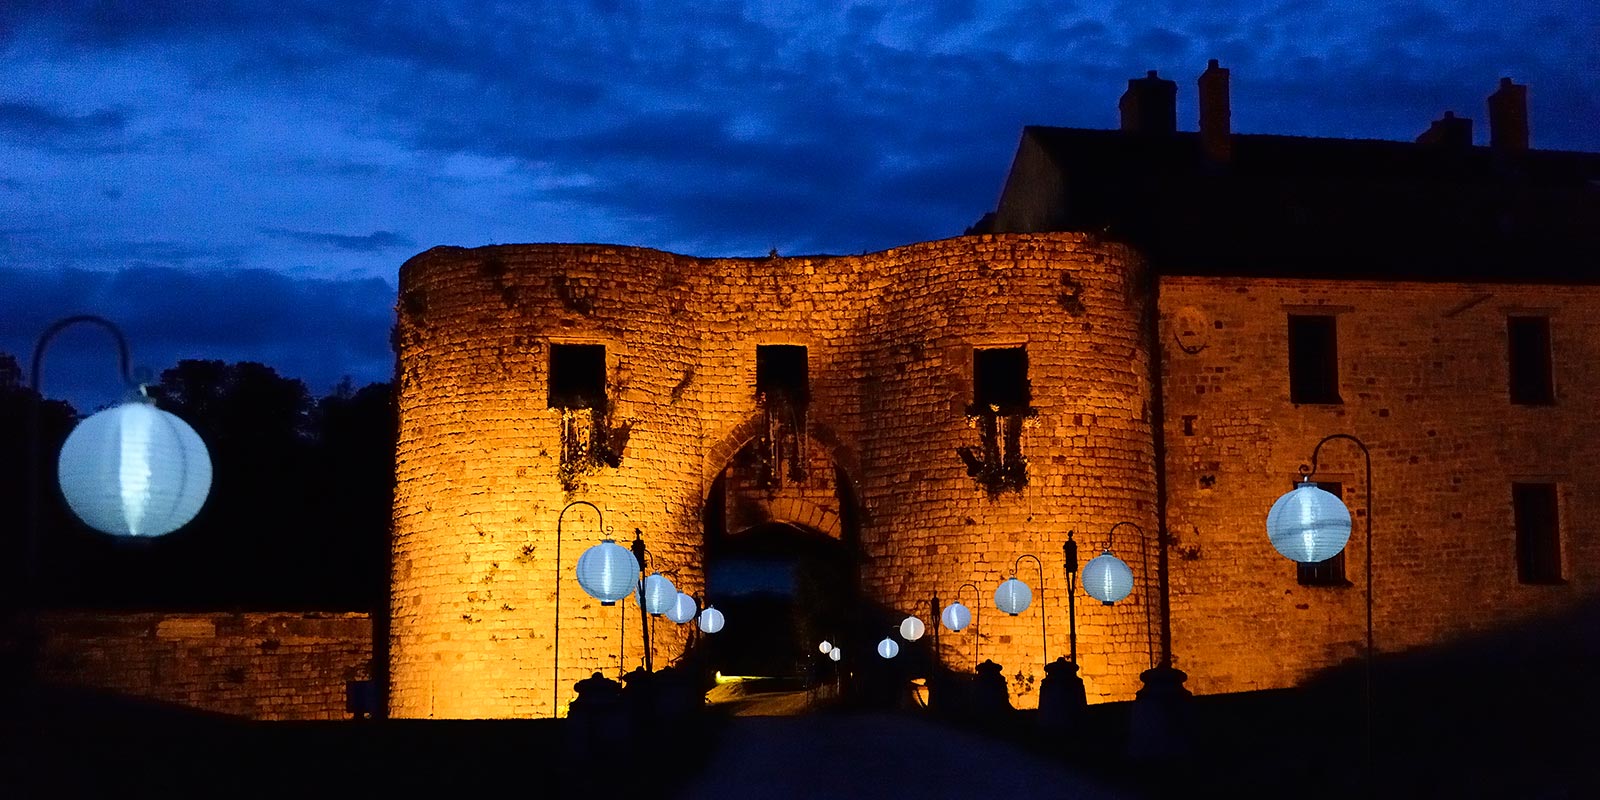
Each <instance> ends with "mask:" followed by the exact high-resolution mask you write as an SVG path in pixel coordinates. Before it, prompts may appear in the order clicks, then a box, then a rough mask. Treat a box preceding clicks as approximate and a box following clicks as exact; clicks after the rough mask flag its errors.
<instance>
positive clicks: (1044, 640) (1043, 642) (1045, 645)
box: [996, 553, 1050, 664]
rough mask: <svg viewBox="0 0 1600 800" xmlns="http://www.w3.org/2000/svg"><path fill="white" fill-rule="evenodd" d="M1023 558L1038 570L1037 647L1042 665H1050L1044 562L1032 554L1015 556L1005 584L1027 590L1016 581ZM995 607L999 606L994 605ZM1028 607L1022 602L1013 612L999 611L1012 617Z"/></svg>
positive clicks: (1027, 604) (1025, 586) (1009, 610)
mask: <svg viewBox="0 0 1600 800" xmlns="http://www.w3.org/2000/svg"><path fill="white" fill-rule="evenodd" d="M1024 558H1031V559H1033V563H1034V566H1037V567H1038V568H1039V645H1040V647H1041V648H1042V653H1043V655H1044V663H1046V664H1048V663H1050V628H1049V625H1048V623H1047V621H1046V619H1045V587H1044V562H1042V561H1040V560H1039V557H1038V556H1036V555H1034V554H1032V553H1023V554H1022V555H1020V556H1017V560H1016V561H1013V562H1012V563H1011V577H1010V579H1008V580H1007V583H1009V582H1010V581H1016V582H1017V583H1019V584H1021V586H1022V588H1024V589H1026V588H1027V586H1028V584H1026V583H1023V582H1022V581H1020V580H1017V570H1018V569H1019V568H1020V567H1021V566H1022V559H1024ZM1001 586H1002V587H1004V586H1005V584H1001ZM996 605H999V604H998V603H996ZM1029 605H1031V604H1030V603H1028V602H1026V601H1024V602H1023V603H1022V604H1021V607H1020V608H1017V609H1016V610H1014V611H1013V610H1012V609H1010V608H1002V609H1001V610H1002V611H1005V612H1006V613H1007V614H1010V615H1011V616H1013V617H1014V616H1016V615H1018V614H1020V613H1022V612H1024V611H1027V610H1028V606H1029Z"/></svg>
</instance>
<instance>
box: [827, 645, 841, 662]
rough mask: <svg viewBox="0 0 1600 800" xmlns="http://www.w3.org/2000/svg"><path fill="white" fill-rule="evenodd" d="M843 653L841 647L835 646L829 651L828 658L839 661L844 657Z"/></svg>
mask: <svg viewBox="0 0 1600 800" xmlns="http://www.w3.org/2000/svg"><path fill="white" fill-rule="evenodd" d="M842 653H843V651H842V650H840V649H839V648H837V647H835V648H833V649H832V650H829V651H828V658H831V659H833V660H834V661H838V660H839V659H840V658H841V657H842Z"/></svg>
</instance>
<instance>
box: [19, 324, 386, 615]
mask: <svg viewBox="0 0 1600 800" xmlns="http://www.w3.org/2000/svg"><path fill="white" fill-rule="evenodd" d="M150 394H151V396H152V397H154V398H155V399H156V402H157V404H158V405H159V406H160V407H162V408H164V409H166V410H167V411H171V412H172V413H174V414H177V415H178V416H180V417H182V418H183V419H184V420H185V421H187V422H188V423H189V424H190V425H191V426H193V427H194V429H195V431H196V432H198V433H199V434H200V437H201V439H202V440H204V441H205V444H206V448H207V450H208V451H209V452H210V455H211V461H212V467H213V480H212V487H211V492H210V495H209V496H208V497H207V500H206V504H205V506H204V507H203V508H202V509H201V511H200V514H199V515H198V516H197V517H196V518H195V520H194V521H193V522H191V523H189V524H188V525H186V526H185V527H183V528H182V529H180V530H178V531H175V532H173V533H171V534H169V535H167V536H164V537H159V538H156V539H149V540H129V539H122V538H117V537H110V536H105V535H102V534H99V533H97V532H94V531H92V530H90V529H88V528H87V527H86V526H84V525H83V524H82V523H81V522H79V521H78V520H77V519H76V518H75V517H73V516H72V515H71V513H70V511H68V510H67V509H66V505H65V502H64V501H63V500H62V499H61V495H60V490H59V488H58V487H57V486H56V482H55V479H54V470H55V468H54V464H55V458H56V456H55V454H56V453H58V452H59V451H60V447H61V442H62V441H64V440H65V438H66V435H67V433H68V431H70V429H71V426H72V425H73V424H74V423H75V420H76V415H75V414H74V413H73V411H72V409H71V407H70V406H67V405H66V404H65V403H59V402H54V401H47V402H46V403H45V404H44V406H43V409H44V410H45V414H44V415H43V417H44V420H45V425H44V426H43V427H44V428H45V437H44V440H43V447H42V450H43V452H44V454H45V459H44V460H45V461H46V470H45V473H46V474H45V480H46V483H45V488H46V490H47V491H46V500H47V503H48V504H49V510H50V513H49V515H48V516H47V518H46V522H47V524H46V525H45V530H44V531H43V532H42V533H43V535H42V536H41V537H40V542H41V545H42V547H41V556H42V558H41V560H40V568H41V577H42V581H41V584H42V585H43V586H44V587H45V590H46V591H45V593H44V595H43V596H42V598H41V599H42V600H43V602H46V603H49V604H53V605H67V606H95V607H122V608H129V607H153V608H208V609H218V608H262V609H266V608H307V609H311V608H316V609H349V610H374V609H376V608H378V607H379V606H380V605H381V604H382V603H383V602H384V598H385V591H386V585H387V577H388V575H387V563H388V562H387V542H388V529H389V515H390V497H391V495H392V487H393V471H394V466H393V458H394V432H395V424H394V414H393V410H392V403H391V393H390V390H389V386H388V385H387V384H373V385H371V386H367V387H364V388H361V389H356V388H355V386H354V384H353V382H351V381H349V380H348V379H346V380H345V381H342V382H341V383H340V385H339V387H337V388H336V389H335V390H334V393H333V394H332V395H330V396H329V397H326V398H323V399H322V400H320V401H313V399H312V398H311V395H310V393H309V392H308V391H307V390H306V387H305V384H303V383H302V382H300V381H298V380H294V379H291V378H285V377H283V376H280V375H278V374H277V372H276V371H275V370H273V369H272V368H271V367H268V366H265V365H262V364H256V363H250V362H241V363H234V364H228V363H224V362H221V361H183V362H180V363H179V364H178V365H177V366H176V367H174V368H173V369H169V370H167V371H165V372H163V373H162V374H161V380H160V383H158V384H155V385H152V386H151V387H150ZM30 405H31V394H30V393H29V392H28V391H27V390H26V389H25V388H23V387H22V386H21V379H20V370H19V369H17V368H16V364H15V359H14V358H11V357H9V356H4V355H3V354H0V435H3V438H0V502H3V503H4V505H3V506H0V522H4V524H3V525H0V529H3V530H4V532H5V533H4V541H5V544H6V545H7V553H8V554H19V555H20V553H21V552H22V550H21V548H22V536H21V533H22V531H23V529H24V528H25V524H24V523H25V516H24V510H25V507H24V501H25V500H26V497H25V495H24V494H23V493H24V491H25V487H26V482H25V481H24V480H23V477H25V474H26V473H25V468H26V464H27V459H26V453H25V452H24V451H25V449H26V437H25V435H24V434H25V433H26V427H25V426H26V424H27V419H28V414H27V412H28V410H29V408H30ZM13 523H14V524H13ZM6 564H7V568H6V569H7V572H6V574H7V576H8V577H11V573H12V572H15V573H16V574H17V575H18V576H20V574H21V560H20V557H19V558H7V559H6ZM6 584H7V586H15V585H17V581H15V580H7V581H6Z"/></svg>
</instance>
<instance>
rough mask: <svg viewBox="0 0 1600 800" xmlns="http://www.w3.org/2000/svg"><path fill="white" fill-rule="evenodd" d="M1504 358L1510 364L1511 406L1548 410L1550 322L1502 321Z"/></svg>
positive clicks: (1551, 391) (1551, 393) (1552, 394)
mask: <svg viewBox="0 0 1600 800" xmlns="http://www.w3.org/2000/svg"><path fill="white" fill-rule="evenodd" d="M1506 344H1507V348H1506V358H1507V360H1508V361H1509V362H1510V368H1511V369H1510V372H1511V402H1513V403H1516V404H1517V405H1524V406H1548V405H1553V404H1554V403H1555V402H1556V389H1555V382H1554V380H1553V379H1552V375H1551V368H1550V318H1549V317H1536V316H1514V317H1507V318H1506Z"/></svg>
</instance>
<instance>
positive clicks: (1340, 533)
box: [1267, 481, 1350, 564]
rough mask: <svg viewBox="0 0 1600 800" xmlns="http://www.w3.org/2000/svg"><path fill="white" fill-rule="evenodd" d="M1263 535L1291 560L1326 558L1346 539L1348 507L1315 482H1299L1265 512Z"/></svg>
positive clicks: (1324, 559) (1348, 531)
mask: <svg viewBox="0 0 1600 800" xmlns="http://www.w3.org/2000/svg"><path fill="white" fill-rule="evenodd" d="M1267 538H1269V539H1271V540H1272V546H1273V547H1274V548H1275V549H1277V551H1278V552H1279V553H1282V554H1283V555H1284V556H1285V557H1287V558H1289V559H1291V560H1293V561H1298V562H1300V563H1302V564H1315V563H1317V562H1318V561H1327V560H1328V559H1330V558H1333V557H1334V556H1336V555H1338V554H1339V551H1341V550H1343V549H1344V546H1345V544H1346V543H1347V542H1349V541H1350V509H1348V508H1345V505H1344V503H1343V502H1342V501H1340V500H1339V498H1337V497H1335V496H1333V495H1332V494H1331V493H1329V492H1325V491H1323V490H1322V489H1320V488H1318V487H1317V485H1316V484H1315V483H1312V482H1310V481H1302V482H1301V483H1300V485H1299V486H1296V487H1295V488H1294V489H1293V490H1292V491H1290V492H1289V493H1288V494H1285V495H1284V496H1282V497H1280V498H1278V502H1276V503H1273V504H1272V510H1271V511H1268V512H1267Z"/></svg>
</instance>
